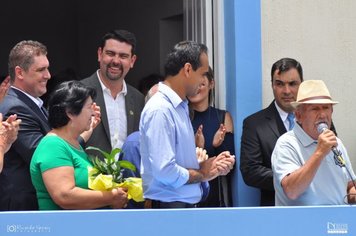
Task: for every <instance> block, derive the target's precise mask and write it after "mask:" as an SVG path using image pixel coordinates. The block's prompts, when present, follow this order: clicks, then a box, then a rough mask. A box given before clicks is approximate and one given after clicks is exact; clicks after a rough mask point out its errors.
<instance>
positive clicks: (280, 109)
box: [274, 101, 288, 122]
mask: <svg viewBox="0 0 356 236" xmlns="http://www.w3.org/2000/svg"><path fill="white" fill-rule="evenodd" d="M274 105H275V106H276V108H277V111H278V113H279V116H280V117H281V119H282V120H283V122H285V121H286V120H287V116H288V112H285V111H283V110H282V108H280V107H279V106H278V104H277V102H276V101H274Z"/></svg>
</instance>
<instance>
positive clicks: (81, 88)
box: [48, 80, 96, 128]
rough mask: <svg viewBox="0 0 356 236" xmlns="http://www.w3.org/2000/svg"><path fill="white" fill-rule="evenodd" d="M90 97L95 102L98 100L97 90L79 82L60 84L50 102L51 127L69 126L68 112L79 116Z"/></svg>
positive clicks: (72, 81) (49, 118)
mask: <svg viewBox="0 0 356 236" xmlns="http://www.w3.org/2000/svg"><path fill="white" fill-rule="evenodd" d="M89 97H91V98H92V99H93V100H94V99H95V98H96V91H95V89H94V88H91V87H88V86H86V85H84V84H82V83H81V82H79V81H76V80H71V81H66V82H63V83H61V84H59V85H58V86H57V87H56V88H55V90H54V91H53V93H52V94H51V96H50V98H49V101H48V107H49V109H48V122H49V124H50V126H51V127H52V128H60V127H63V126H65V125H66V124H68V122H69V117H68V116H67V112H68V113H70V114H72V115H79V114H80V112H81V111H82V109H83V106H84V104H85V101H86V100H87V99H88V98H89Z"/></svg>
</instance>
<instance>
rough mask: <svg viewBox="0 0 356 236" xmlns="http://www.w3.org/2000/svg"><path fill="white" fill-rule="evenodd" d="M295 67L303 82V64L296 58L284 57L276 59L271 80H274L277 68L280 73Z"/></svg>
mask: <svg viewBox="0 0 356 236" xmlns="http://www.w3.org/2000/svg"><path fill="white" fill-rule="evenodd" d="M293 68H295V69H296V70H297V71H298V74H299V77H300V80H301V82H303V68H302V65H301V64H300V63H299V62H298V61H297V60H295V59H293V58H288V57H286V58H282V59H279V60H278V61H276V62H275V63H274V64H273V65H272V69H271V82H273V75H274V73H275V72H276V70H278V74H279V75H280V74H281V73H283V72H287V71H289V70H290V69H293Z"/></svg>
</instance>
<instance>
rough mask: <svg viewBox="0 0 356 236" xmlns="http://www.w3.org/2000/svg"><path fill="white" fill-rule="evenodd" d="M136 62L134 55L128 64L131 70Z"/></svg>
mask: <svg viewBox="0 0 356 236" xmlns="http://www.w3.org/2000/svg"><path fill="white" fill-rule="evenodd" d="M136 60H137V56H136V55H133V56H132V57H131V62H130V67H131V68H133V67H134V65H135V62H136Z"/></svg>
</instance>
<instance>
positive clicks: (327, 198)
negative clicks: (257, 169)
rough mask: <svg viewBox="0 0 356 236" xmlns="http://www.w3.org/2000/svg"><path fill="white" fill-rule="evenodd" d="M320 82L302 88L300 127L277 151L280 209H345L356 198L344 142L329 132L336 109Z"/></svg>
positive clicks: (274, 158)
mask: <svg viewBox="0 0 356 236" xmlns="http://www.w3.org/2000/svg"><path fill="white" fill-rule="evenodd" d="M336 103H338V102H335V101H333V100H332V98H331V96H330V93H329V90H328V89H327V87H326V85H325V84H324V82H323V81H321V80H308V81H304V82H303V83H301V84H300V87H299V90H298V95H297V101H295V102H292V105H293V106H294V107H295V108H296V110H295V116H296V120H297V124H296V125H295V127H294V128H293V130H291V131H289V132H287V133H285V134H284V135H282V136H281V137H280V138H279V139H278V141H277V143H276V146H275V149H274V151H273V153H272V170H273V179H274V188H275V190H276V197H275V198H276V206H295V205H296V206H298V205H299V206H300V205H341V204H347V203H354V202H355V200H356V189H355V183H354V181H355V179H356V176H355V174H354V172H353V170H352V166H351V163H350V160H349V157H348V155H347V151H346V148H345V147H344V145H343V144H342V142H341V140H340V139H339V138H337V137H336V136H335V134H334V133H333V132H332V131H331V130H329V129H328V127H330V124H331V116H332V113H333V105H334V104H336Z"/></svg>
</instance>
